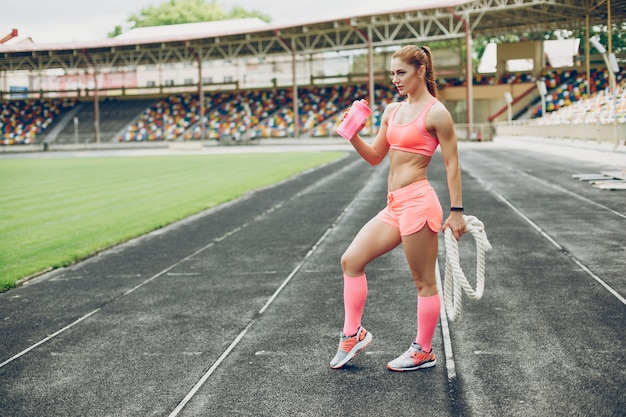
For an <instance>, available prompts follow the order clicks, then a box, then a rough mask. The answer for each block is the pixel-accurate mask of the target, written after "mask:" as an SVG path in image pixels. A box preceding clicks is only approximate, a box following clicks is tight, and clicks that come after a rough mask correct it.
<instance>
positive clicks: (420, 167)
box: [387, 149, 431, 191]
mask: <svg viewBox="0 0 626 417" xmlns="http://www.w3.org/2000/svg"><path fill="white" fill-rule="evenodd" d="M430 160H431V157H430V156H424V155H420V154H416V153H410V152H405V151H398V150H395V149H390V150H389V178H388V180H387V189H388V191H395V190H397V189H400V188H402V187H404V186H407V185H409V184H411V183H414V182H416V181H419V180H423V179H424V178H426V170H427V168H428V164H429V163H430Z"/></svg>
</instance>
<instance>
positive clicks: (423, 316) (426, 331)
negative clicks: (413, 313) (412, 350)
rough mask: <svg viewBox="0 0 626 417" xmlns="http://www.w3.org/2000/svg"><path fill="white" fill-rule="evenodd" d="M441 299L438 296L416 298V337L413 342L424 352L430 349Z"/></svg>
mask: <svg viewBox="0 0 626 417" xmlns="http://www.w3.org/2000/svg"><path fill="white" fill-rule="evenodd" d="M440 309H441V299H440V298H439V294H435V295H433V296H430V297H420V296H419V295H418V296H417V337H416V338H415V342H416V343H419V344H420V345H421V346H422V350H424V352H430V350H431V349H432V346H431V344H432V341H433V334H435V327H437V321H439V313H440Z"/></svg>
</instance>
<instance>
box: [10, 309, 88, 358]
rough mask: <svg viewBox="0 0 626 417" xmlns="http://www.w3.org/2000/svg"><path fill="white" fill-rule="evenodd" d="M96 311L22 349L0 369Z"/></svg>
mask: <svg viewBox="0 0 626 417" xmlns="http://www.w3.org/2000/svg"><path fill="white" fill-rule="evenodd" d="M98 311H100V309H99V308H97V309H95V310H94V311H92V312H91V313H88V314H85V315H84V316H82V317H81V318H79V319H78V320H76V321H74V322H73V323H70V324H68V325H67V326H65V327H63V328H62V329H60V330H57V331H56V332H54V333H52V334H51V335H50V336H48V337H46V338H45V339H42V340H40V341H39V342H37V343H35V344H34V345H32V346H30V347H29V348H26V349H24V350H23V351H21V352H20V353H18V354H17V355H15V356H12V357H10V358H9V359H7V360H6V361H4V362H2V363H0V368H2V367H3V366H4V365H6V364H8V363H11V362H13V361H14V360H15V359H17V358H19V357H20V356H22V355H25V354H26V353H28V352H30V351H31V350H33V349H35V348H36V347H37V346H39V345H42V344H44V343H46V342H47V341H48V340H50V339H52V338H53V337H55V336H58V335H59V334H61V333H63V332H64V331H66V330H68V329H69V328H71V327H73V326H75V325H77V324H78V323H80V322H81V321H83V320H85V319H86V318H88V317H90V316H92V315H94V314H96V313H97V312H98Z"/></svg>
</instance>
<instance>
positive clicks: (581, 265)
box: [475, 178, 626, 305]
mask: <svg viewBox="0 0 626 417" xmlns="http://www.w3.org/2000/svg"><path fill="white" fill-rule="evenodd" d="M475 179H476V180H477V181H478V182H480V183H481V184H482V185H483V186H484V187H485V189H486V190H487V191H489V192H490V193H491V194H493V195H494V196H495V197H496V198H497V199H498V200H500V201H502V202H503V203H504V204H506V205H507V206H508V207H509V208H510V209H511V210H513V211H514V212H515V213H516V214H517V215H518V216H520V217H521V218H522V219H523V220H524V221H525V222H526V223H528V224H529V225H530V226H531V227H532V228H533V229H535V230H537V231H538V232H539V233H540V234H541V236H543V237H544V238H545V239H546V240H547V241H548V242H550V243H552V244H553V245H554V246H555V247H556V248H557V249H558V250H560V251H561V252H563V253H564V254H565V255H567V256H568V257H569V258H570V259H571V260H572V261H573V262H574V263H575V264H576V265H578V267H579V268H580V269H582V270H583V271H584V272H586V273H587V275H589V276H590V277H591V278H593V279H594V280H596V281H597V282H598V283H599V284H600V285H602V286H603V287H604V288H605V289H606V290H607V291H608V292H609V293H611V294H612V295H613V296H615V298H617V299H618V300H619V301H620V302H621V303H622V304H624V305H626V298H624V297H623V296H621V295H620V294H619V293H618V292H617V291H616V290H614V289H613V288H611V286H610V285H609V284H607V283H606V282H604V281H603V280H602V278H600V277H599V276H597V275H596V274H594V273H593V272H592V271H591V270H590V269H589V268H588V267H587V266H586V265H585V264H583V263H582V262H581V261H580V260H579V259H578V258H576V257H575V256H574V255H573V254H572V253H570V252H569V251H568V250H566V249H565V248H564V247H563V246H561V245H560V244H559V243H558V242H557V241H556V240H554V239H552V237H551V236H550V235H548V234H547V233H546V232H545V231H544V230H543V229H541V227H539V225H537V224H536V223H535V222H533V221H532V220H531V219H530V218H529V217H528V216H526V215H525V214H524V213H522V212H521V211H520V210H519V209H518V208H517V207H515V206H514V205H513V203H511V202H510V201H509V200H508V199H507V198H506V197H504V196H503V195H502V194H500V193H499V192H497V191H496V190H494V189H493V188H492V187H491V186H489V185H488V184H487V183H485V182H484V181H482V180H481V179H478V178H475Z"/></svg>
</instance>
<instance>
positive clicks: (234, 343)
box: [169, 162, 373, 417]
mask: <svg viewBox="0 0 626 417" xmlns="http://www.w3.org/2000/svg"><path fill="white" fill-rule="evenodd" d="M354 163H355V162H353V163H352V164H350V166H351V165H353V164H354ZM344 169H348V167H345V168H344ZM342 171H343V170H340V171H339V173H341V172H342ZM372 175H373V174H372ZM370 178H371V177H370ZM322 182H325V181H322ZM322 182H320V183H317V184H316V185H314V186H321V183H322ZM367 183H368V184H371V181H368V182H367ZM314 186H311V187H309V188H313V187H314ZM367 188H368V187H367V186H366V187H364V188H363V189H362V190H361V191H360V192H359V194H358V195H357V197H356V198H355V199H353V200H352V201H351V202H350V204H348V205H347V206H346V208H345V209H344V210H343V211H342V212H341V213H340V214H339V216H337V218H336V219H335V221H334V222H333V223H332V224H331V225H330V227H328V229H326V231H325V232H324V234H322V236H321V237H320V238H319V239H318V240H317V242H315V244H314V245H313V246H312V247H311V249H310V250H309V251H308V252H307V254H306V255H305V256H304V257H303V258H302V260H301V261H300V263H298V265H296V267H295V268H294V269H293V270H292V271H291V273H290V274H289V275H288V276H287V278H285V280H284V281H283V282H282V284H281V285H280V286H279V287H278V289H276V291H275V292H274V294H272V296H271V297H270V298H269V299H268V300H267V302H266V303H265V305H263V307H261V309H260V310H259V312H258V313H257V315H256V316H255V317H254V318H252V319H251V320H250V322H249V323H248V325H247V326H246V327H245V328H244V329H243V330H242V331H241V332H240V333H239V334H238V335H237V337H236V338H235V339H234V340H233V341H232V342H231V344H230V345H229V346H228V348H227V349H226V350H225V351H224V353H222V354H221V355H220V357H219V358H218V359H217V360H216V361H215V362H214V363H213V365H212V366H211V367H210V368H209V370H208V371H206V373H205V374H204V375H202V377H201V378H200V379H199V380H198V382H196V384H195V385H194V386H193V388H191V390H190V391H189V392H188V393H187V395H185V398H183V399H182V401H181V402H180V403H179V404H178V405H177V406H176V408H175V409H174V410H173V411H172V412H171V413H170V415H169V417H176V416H177V415H178V413H180V412H181V411H182V410H183V408H185V406H186V405H187V403H188V402H189V401H191V399H192V398H193V397H194V395H196V393H197V392H198V390H199V389H200V388H201V387H202V385H204V383H205V382H206V381H207V380H208V379H209V377H210V376H211V375H212V374H213V372H215V370H216V369H217V368H218V367H219V366H220V365H221V363H222V362H223V361H224V360H225V359H226V358H227V357H228V355H229V354H230V352H231V351H232V350H233V349H234V348H235V347H236V346H237V345H238V344H239V342H240V341H241V339H243V337H244V336H245V335H246V333H248V330H250V328H251V327H252V326H253V325H254V324H255V323H256V321H257V320H258V319H259V317H260V316H262V315H263V313H264V312H265V311H266V310H267V308H268V307H269V306H270V305H271V304H272V303H273V302H274V301H275V300H276V298H277V297H278V295H279V294H280V293H281V291H282V290H283V289H284V288H285V286H287V284H288V283H289V282H290V281H291V279H292V278H293V277H294V276H295V275H296V273H298V271H300V269H302V266H303V265H304V264H305V263H306V261H307V260H308V259H309V258H310V257H311V255H313V253H315V251H316V250H317V248H318V247H319V246H320V245H321V244H322V242H323V241H324V240H326V238H327V237H328V236H329V235H330V232H331V231H332V230H333V229H334V228H335V227H336V225H337V224H338V223H339V221H340V220H341V219H342V218H343V217H344V216H345V214H346V213H347V212H348V211H350V210H351V209H352V207H353V206H354V205H355V204H356V202H357V201H358V200H359V197H360V196H361V195H362V194H363V192H364V190H365V189H367ZM303 193H304V191H302V192H301V193H298V195H300V194H303ZM294 198H295V197H294Z"/></svg>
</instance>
